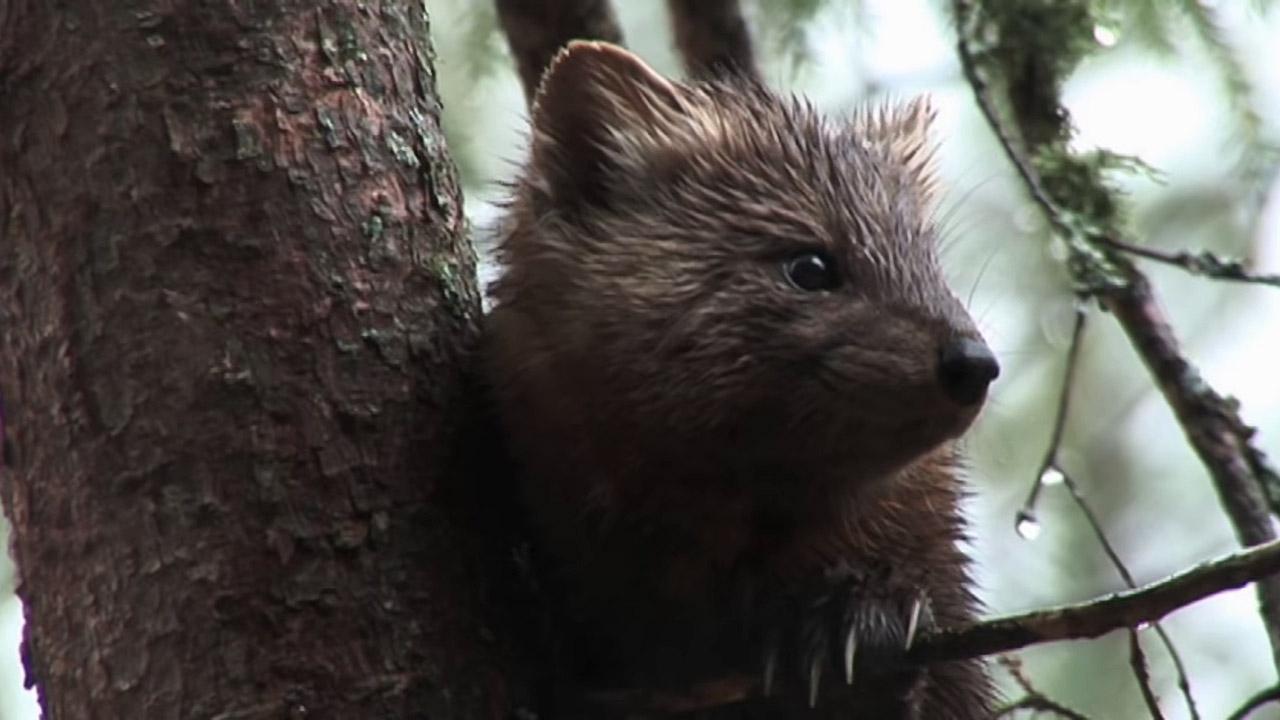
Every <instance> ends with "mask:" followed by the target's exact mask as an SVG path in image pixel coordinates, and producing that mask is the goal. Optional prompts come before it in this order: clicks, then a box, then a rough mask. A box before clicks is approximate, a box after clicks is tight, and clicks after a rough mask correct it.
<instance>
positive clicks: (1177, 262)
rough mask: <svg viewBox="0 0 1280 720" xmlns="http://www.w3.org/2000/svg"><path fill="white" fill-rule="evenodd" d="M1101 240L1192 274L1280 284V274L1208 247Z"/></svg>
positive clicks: (1236, 280)
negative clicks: (1247, 265)
mask: <svg viewBox="0 0 1280 720" xmlns="http://www.w3.org/2000/svg"><path fill="white" fill-rule="evenodd" d="M1099 242H1101V243H1102V244H1103V245H1106V246H1108V247H1112V248H1115V249H1116V250H1120V251H1121V252H1127V253H1129V254H1130V255H1137V256H1138V257H1143V258H1146V259H1148V260H1154V261H1156V262H1161V263H1164V264H1166V265H1173V266H1175V267H1179V268H1182V269H1183V270H1186V271H1187V272H1189V273H1191V274H1193V275H1203V276H1204V277H1207V278H1213V279H1215V280H1231V281H1234V282H1243V283H1255V284H1259V285H1273V286H1275V287H1280V275H1272V274H1259V273H1252V272H1250V271H1249V270H1248V269H1247V268H1245V266H1244V261H1242V260H1237V259H1234V258H1221V257H1218V256H1217V255H1215V254H1214V253H1212V252H1209V251H1208V250H1202V251H1200V252H1198V253H1193V252H1187V251H1186V250H1179V251H1177V252H1169V251H1167V250H1159V249H1156V248H1151V247H1146V246H1143V245H1134V244H1133V243H1127V242H1124V241H1122V240H1116V239H1114V238H1099Z"/></svg>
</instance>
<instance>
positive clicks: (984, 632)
mask: <svg viewBox="0 0 1280 720" xmlns="http://www.w3.org/2000/svg"><path fill="white" fill-rule="evenodd" d="M1277 573H1280V540H1276V541H1272V542H1270V543H1267V544H1265V545H1259V546H1257V547H1252V548H1249V549H1247V550H1241V551H1239V552H1236V553H1234V554H1231V555H1227V556H1225V557H1222V558H1219V559H1217V560H1212V561H1209V562H1205V563H1201V564H1199V565H1197V566H1195V567H1193V568H1191V569H1189V570H1185V571H1183V572H1181V573H1178V574H1177V575H1173V576H1170V577H1168V578H1165V579H1164V580H1160V581H1157V582H1154V583H1151V584H1149V585H1146V586H1144V587H1141V588H1138V589H1136V590H1126V591H1123V592H1117V593H1113V594H1111V595H1107V596H1104V597H1101V598H1096V599H1093V600H1089V601H1086V602H1081V603H1075V604H1071V605H1062V606H1059V607H1055V608H1047V609H1043V610H1036V611H1033V612H1027V613H1021V614H1017V615H1006V616H1004V617H998V618H992V619H990V620H982V621H980V622H976V623H973V624H971V625H967V626H964V627H958V628H954V629H950V630H945V631H942V632H938V633H934V634H932V635H926V636H924V637H922V638H920V640H919V641H918V642H917V644H916V645H914V646H913V647H912V648H911V651H910V653H909V656H908V657H909V659H911V660H912V661H915V662H921V663H934V662H945V661H949V660H962V659H965V658H975V657H982V656H985V655H994V654H997V653H1005V652H1010V651H1012V650H1018V649H1021V648H1024V647H1027V646H1028V645H1035V644H1038V643H1044V642H1054V641H1060V640H1080V639H1087V638H1096V637H1099V636H1101V635H1105V634H1107V633H1109V632H1112V631H1114V630H1121V629H1125V628H1141V627H1145V626H1147V625H1150V624H1152V623H1155V622H1157V621H1158V620H1160V619H1161V618H1163V617H1164V616H1166V615H1168V614H1169V613H1171V612H1173V611H1175V610H1178V609H1181V608H1183V607H1186V606H1188V605H1191V604H1192V603H1195V602H1197V601H1199V600H1202V599H1204V598H1206V597H1209V596H1211V595H1216V594H1217V593H1220V592H1223V591H1226V590H1232V589H1235V588H1239V587H1242V586H1244V585H1246V584H1248V583H1251V582H1256V581H1258V580H1260V579H1262V578H1266V577H1269V576H1273V575H1275V574H1277ZM760 693H761V687H760V681H759V678H756V677H746V676H740V677H727V678H721V679H718V680H716V681H715V682H710V683H706V684H703V685H699V686H697V687H694V688H690V689H689V690H688V691H686V692H680V693H675V692H666V693H660V694H659V693H653V692H649V691H639V690H618V691H605V692H598V693H595V695H594V698H595V700H596V701H597V702H599V703H600V704H601V705H602V706H608V707H611V708H615V709H617V708H626V709H631V710H650V711H662V712H689V711H692V710H700V709H707V708H713V707H721V706H724V705H729V704H732V703H735V702H741V701H744V700H749V699H753V698H759V697H760Z"/></svg>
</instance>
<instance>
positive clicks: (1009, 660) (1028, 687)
mask: <svg viewBox="0 0 1280 720" xmlns="http://www.w3.org/2000/svg"><path fill="white" fill-rule="evenodd" d="M996 662H998V663H999V664H1000V666H1001V667H1003V668H1004V669H1005V671H1007V672H1008V673H1009V676H1010V677H1012V678H1013V681H1014V682H1015V683H1017V684H1018V687H1020V688H1022V692H1023V695H1024V697H1023V698H1021V699H1019V700H1017V701H1014V702H1012V703H1009V704H1008V705H1005V706H1004V707H1002V708H1000V709H999V710H997V711H996V714H995V717H997V718H1000V717H1004V716H1006V715H1012V714H1013V713H1015V712H1017V711H1019V710H1031V711H1032V712H1035V713H1042V712H1047V713H1053V714H1054V715H1057V716H1058V717H1063V718H1067V719H1068V720H1088V718H1087V717H1085V716H1084V715H1081V714H1080V713H1078V712H1076V711H1075V710H1072V709H1071V708H1069V707H1067V706H1065V705H1063V704H1062V703H1059V702H1057V701H1056V700H1053V699H1050V698H1049V696H1047V695H1045V694H1044V693H1043V692H1041V691H1040V690H1039V689H1038V688H1037V687H1036V686H1035V685H1034V684H1032V682H1031V679H1030V678H1028V677H1027V675H1026V673H1024V672H1023V671H1022V661H1021V660H1020V659H1018V658H1017V657H1014V656H1013V655H1001V656H1000V657H999V658H997V659H996Z"/></svg>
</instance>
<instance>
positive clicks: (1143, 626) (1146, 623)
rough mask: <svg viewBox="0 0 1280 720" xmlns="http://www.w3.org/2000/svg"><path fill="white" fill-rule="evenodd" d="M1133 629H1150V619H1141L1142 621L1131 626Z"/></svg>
mask: <svg viewBox="0 0 1280 720" xmlns="http://www.w3.org/2000/svg"><path fill="white" fill-rule="evenodd" d="M1133 629H1134V630H1136V631H1138V632H1142V631H1143V630H1150V629H1151V622H1150V621H1148V620H1143V621H1142V622H1140V623H1138V624H1137V625H1134V626H1133Z"/></svg>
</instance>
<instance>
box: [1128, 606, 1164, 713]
mask: <svg viewBox="0 0 1280 720" xmlns="http://www.w3.org/2000/svg"><path fill="white" fill-rule="evenodd" d="M1129 667H1131V668H1133V677H1134V678H1135V679H1136V680H1137V681H1138V689H1139V690H1141V691H1142V701H1143V702H1145V703H1146V704H1147V711H1148V712H1150V713H1151V717H1152V719H1153V720H1164V713H1162V712H1160V700H1159V699H1158V698H1156V694H1155V692H1154V691H1153V690H1152V689H1151V674H1150V672H1148V670H1147V655H1146V653H1144V652H1142V643H1141V642H1140V641H1139V640H1138V631H1137V629H1135V628H1129Z"/></svg>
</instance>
